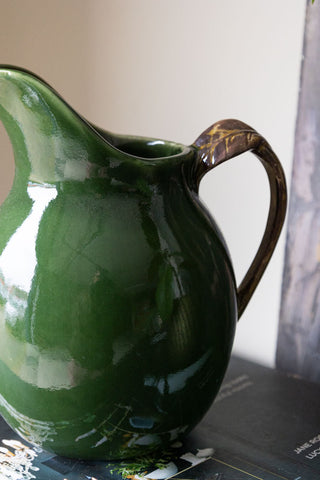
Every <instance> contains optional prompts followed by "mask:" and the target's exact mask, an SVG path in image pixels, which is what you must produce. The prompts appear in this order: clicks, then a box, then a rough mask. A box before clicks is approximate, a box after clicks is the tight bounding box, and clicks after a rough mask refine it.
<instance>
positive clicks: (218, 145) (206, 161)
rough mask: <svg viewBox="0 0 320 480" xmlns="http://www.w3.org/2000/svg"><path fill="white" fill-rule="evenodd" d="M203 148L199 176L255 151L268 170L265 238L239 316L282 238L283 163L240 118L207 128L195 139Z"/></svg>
mask: <svg viewBox="0 0 320 480" xmlns="http://www.w3.org/2000/svg"><path fill="white" fill-rule="evenodd" d="M193 146H195V147H197V148H198V150H199V156H198V164H197V166H196V180H197V185H199V183H200V180H201V178H202V177H203V175H205V173H207V172H208V171H209V170H211V169H212V168H214V167H216V166H217V165H220V164H221V163H223V162H225V161H226V160H229V159H230V158H233V157H236V156H237V155H240V154H241V153H244V152H247V151H251V152H252V153H254V154H255V155H256V156H257V157H258V158H259V160H260V161H261V162H262V164H263V166H264V168H265V169H266V172H267V174H268V179H269V186H270V208H269V215H268V220H267V225H266V228H265V232H264V235H263V237H262V241H261V243H260V246H259V249H258V251H257V253H256V256H255V257H254V259H253V262H252V263H251V265H250V267H249V270H248V272H247V273H246V275H245V277H244V279H243V280H242V282H241V284H240V286H239V287H238V289H237V299H238V318H240V316H241V315H242V313H243V311H244V310H245V308H246V306H247V304H248V302H249V300H250V298H251V296H252V294H253V292H254V290H255V289H256V287H257V285H258V283H259V281H260V279H261V277H262V275H263V273H264V271H265V269H266V266H267V265H268V263H269V260H270V258H271V256H272V253H273V251H274V248H275V246H276V243H277V241H278V238H279V235H280V232H281V229H282V226H283V222H284V218H285V213H286V206H287V189H286V181H285V177H284V173H283V169H282V167H281V164H280V162H279V160H278V158H277V156H276V155H275V153H274V152H273V151H272V149H271V147H270V145H269V144H268V143H267V141H266V140H265V139H264V138H263V137H262V136H261V135H259V133H257V132H256V131H255V130H254V129H253V128H251V127H249V126H248V125H246V124H245V123H243V122H240V121H239V120H222V121H220V122H217V123H215V124H214V125H212V126H211V127H209V128H208V129H207V130H205V131H204V132H203V133H202V134H201V135H200V137H198V138H197V140H196V141H195V142H194V144H193Z"/></svg>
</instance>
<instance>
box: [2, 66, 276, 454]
mask: <svg viewBox="0 0 320 480" xmlns="http://www.w3.org/2000/svg"><path fill="white" fill-rule="evenodd" d="M0 119H1V120H2V122H3V124H4V126H5V128H6V130H7V132H8V135H9V137H10V140H11V142H12V147H13V152H14V158H15V178H14V182H13V186H12V189H11V191H10V193H9V195H8V197H7V199H6V200H5V201H4V203H3V205H2V206H1V211H0V413H1V414H2V415H3V417H4V419H5V420H6V421H7V422H8V423H9V425H11V427H12V428H13V429H14V430H15V431H16V432H17V433H18V434H19V435H21V437H23V438H24V439H25V440H27V441H29V442H31V443H32V444H34V445H38V446H40V447H42V448H44V449H46V450H48V451H51V452H54V453H56V454H59V455H64V456H69V457H78V458H83V459H117V458H125V457H133V456H135V455H139V454H145V453H146V452H149V451H151V450H154V449H158V448H161V447H165V446H170V445H171V444H172V443H173V442H175V441H177V440H179V439H181V438H182V437H183V436H184V435H186V434H187V433H188V432H189V431H190V430H191V429H192V428H193V427H194V426H195V425H196V424H197V423H198V422H199V421H200V419H201V418H202V417H203V416H204V414H205V413H206V411H207V410H208V408H209V407H210V405H211V404H212V402H213V400H214V397H215V395H216V394H217V392H218V390H219V387H220V385H221V382H222V379H223V377H224V373H225V370H226V368H227V365H228V361H229V357H230V352H231V348H232V343H233V338H234V332H235V327H236V323H237V319H238V318H239V317H240V315H241V314H242V312H243V311H244V309H245V307H246V305H247V303H248V301H249V299H250V297H251V295H252V293H253V291H254V289H255V288H256V286H257V284H258V282H259V280H260V278H261V276H262V274H263V272H264V270H265V267H266V265H267V263H268V262H269V260H270V257H271V255H272V252H273V250H274V247H275V245H276V242H277V239H278V236H279V234H280V230H281V227H282V224H283V220H284V216H285V209H286V186H285V179H284V175H283V171H282V168H281V165H280V163H279V161H278V159H277V157H276V155H275V154H274V153H273V151H272V149H271V147H270V146H269V145H268V143H267V142H266V140H265V139H264V138H263V137H262V136H260V135H259V134H258V133H257V132H256V131H255V130H254V129H252V128H251V127H249V126H248V125H246V124H244V123H242V122H240V121H238V120H223V121H220V122H217V123H215V124H214V125H212V126H211V127H209V128H208V129H207V130H206V131H205V132H204V133H202V134H201V135H200V136H199V138H198V139H197V140H196V141H195V142H194V143H193V144H192V145H190V146H184V145H181V144H179V143H175V142H169V141H164V140H158V139H153V138H141V137H134V136H123V135H114V134H112V133H110V132H107V131H104V130H102V129H100V128H97V127H96V126H93V125H92V124H90V123H89V122H87V121H86V120H85V119H84V118H82V117H81V116H80V115H79V114H77V113H76V112H75V111H74V110H73V109H72V108H71V107H70V106H69V105H68V104H67V103H66V102H65V101H64V100H63V99H62V98H61V97H60V96H59V95H58V94H57V93H56V92H55V91H54V90H53V89H52V88H51V87H50V86H49V85H48V84H46V83H45V82H44V81H43V80H42V79H40V78H38V77H37V76H36V75H34V74H32V73H30V72H28V71H25V70H23V69H19V68H17V67H9V66H1V67H0ZM245 151H252V152H253V153H254V154H255V155H256V156H257V157H258V158H259V160H260V161H261V162H262V164H263V166H264V167H265V169H266V171H267V174H268V179H269V184H270V191H271V200H270V211H269V217H268V220H267V226H266V230H265V233H264V235H263V238H262V242H261V244H260V247H259V249H258V252H257V254H256V257H255V258H254V260H253V262H252V264H251V266H250V268H249V271H248V272H247V274H246V275H245V277H244V280H243V282H242V283H241V284H240V286H239V287H237V285H236V282H235V277H234V273H233V269H232V265H231V261H230V256H229V253H228V250H227V247H226V244H225V241H224V239H223V236H222V234H221V232H220V231H219V229H218V227H217V225H216V223H215V221H214V220H213V218H212V216H211V215H210V214H209V212H208V211H207V210H206V209H205V208H204V206H203V205H202V203H201V200H200V199H199V196H198V188H199V182H200V180H201V178H202V177H203V175H204V174H206V172H208V171H210V170H211V169H212V168H215V167H216V166H217V165H219V164H221V163H222V162H224V161H226V160H228V159H230V158H232V157H234V156H237V155H238V154H241V153H242V152H245Z"/></svg>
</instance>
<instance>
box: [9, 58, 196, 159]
mask: <svg viewBox="0 0 320 480" xmlns="http://www.w3.org/2000/svg"><path fill="white" fill-rule="evenodd" d="M1 70H7V71H8V72H9V73H10V72H17V73H21V74H27V75H29V76H31V77H33V78H34V79H36V80H38V81H39V82H41V83H42V84H43V85H44V86H45V87H46V88H48V89H49V90H50V91H51V92H52V93H53V94H54V95H56V96H57V97H58V98H59V100H61V102H62V103H63V104H64V105H65V106H66V107H68V108H69V109H70V111H72V113H73V114H74V115H75V116H76V117H77V119H78V120H79V121H80V122H82V123H84V124H85V125H86V126H87V127H88V128H89V129H90V130H91V131H92V132H93V133H94V134H95V135H97V137H99V138H100V140H102V141H103V143H105V144H107V145H108V146H109V147H111V148H112V149H114V150H116V151H118V152H120V153H121V154H123V155H125V156H127V157H130V158H134V159H137V160H140V161H142V162H145V163H152V162H155V163H158V162H159V163H160V162H161V163H162V162H163V161H164V160H166V159H167V160H169V159H177V158H182V157H185V156H188V155H189V154H190V152H192V151H193V150H195V147H194V146H193V145H190V146H187V145H184V144H182V143H179V142H174V141H171V140H165V139H160V138H156V137H144V136H140V135H126V134H115V133H113V132H110V131H106V130H104V129H103V128H101V127H99V126H97V125H95V124H93V123H91V122H90V121H89V120H87V119H86V118H85V117H83V116H82V115H81V114H80V113H78V112H77V111H76V110H75V109H74V107H72V105H70V104H69V103H68V102H67V101H66V100H65V99H64V98H63V97H62V96H61V95H60V93H59V92H58V91H57V90H56V89H55V88H54V87H52V86H51V85H50V84H49V83H48V82H47V81H46V80H44V79H43V78H42V77H41V76H40V75H38V74H36V73H34V72H32V71H31V70H29V69H27V68H24V67H18V66H16V65H10V64H0V71H1ZM106 137H109V139H108V138H106ZM112 140H114V141H115V143H113V141H112ZM117 140H118V141H119V145H117V144H116V141H117ZM125 141H129V142H130V141H138V142H144V143H145V145H147V146H151V144H153V143H155V142H157V143H158V144H161V145H163V146H167V147H172V148H175V149H177V150H178V151H177V152H176V153H173V154H170V155H160V156H157V155H156V156H153V155H152V156H151V155H148V156H144V155H138V154H133V153H130V152H128V151H126V150H125V149H122V148H121V146H120V145H121V144H123V143H125Z"/></svg>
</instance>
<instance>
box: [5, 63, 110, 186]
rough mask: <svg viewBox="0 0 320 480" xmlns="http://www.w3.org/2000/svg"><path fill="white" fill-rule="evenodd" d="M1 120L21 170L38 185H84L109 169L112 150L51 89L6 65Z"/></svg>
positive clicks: (33, 77)
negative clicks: (73, 182)
mask: <svg viewBox="0 0 320 480" xmlns="http://www.w3.org/2000/svg"><path fill="white" fill-rule="evenodd" d="M0 120H1V121H2V122H3V124H4V126H5V128H6V130H7V132H8V135H9V138H10V140H11V143H12V146H13V151H14V157H15V164H16V170H17V169H18V170H19V169H22V170H23V172H24V173H27V174H28V179H29V180H31V181H33V182H40V183H55V182H57V181H63V180H79V181H83V180H85V179H86V178H87V177H88V175H90V174H91V173H92V171H93V170H95V169H98V170H99V168H100V169H101V167H102V166H103V167H105V166H106V158H108V155H107V153H108V152H107V151H108V149H109V150H112V146H111V144H109V143H108V141H107V139H106V138H104V139H102V138H101V136H100V134H99V133H98V132H97V131H95V130H94V128H93V127H92V126H91V125H90V124H89V123H88V122H86V121H85V120H84V119H83V118H82V117H81V116H80V115H78V114H77V113H76V112H75V111H74V110H73V109H72V108H71V107H70V106H69V105H67V104H66V103H65V102H64V100H63V99H62V98H61V97H60V96H59V95H58V94H57V93H56V92H55V91H54V90H53V89H52V88H51V87H50V86H49V85H48V84H46V83H45V82H44V81H43V80H41V79H40V78H39V77H37V76H35V75H34V74H32V73H30V72H28V71H26V70H22V69H18V68H16V67H7V66H0ZM113 155H114V152H113Z"/></svg>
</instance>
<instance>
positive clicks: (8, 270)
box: [0, 184, 57, 292]
mask: <svg viewBox="0 0 320 480" xmlns="http://www.w3.org/2000/svg"><path fill="white" fill-rule="evenodd" d="M28 195H29V197H30V198H31V199H32V200H33V201H34V203H33V206H32V210H31V212H30V214H29V216H28V217H27V218H26V220H25V221H24V222H23V224H22V225H20V227H19V228H18V229H17V230H16V231H15V233H14V234H13V235H12V237H11V238H10V240H9V242H8V244H7V246H6V247H5V249H4V250H3V253H2V255H1V257H0V271H2V274H3V277H4V279H5V282H6V285H7V286H8V287H10V286H11V285H14V286H16V287H18V288H20V289H21V290H24V291H25V292H29V290H30V288H31V282H32V278H33V275H34V271H35V268H36V264H37V258H36V238H37V234H38V228H39V223H40V220H41V217H42V214H43V212H44V210H45V208H46V207H47V206H48V204H49V203H50V202H51V200H53V199H54V198H55V197H56V196H57V190H56V188H55V187H51V186H50V187H49V186H43V185H41V186H38V185H34V184H31V185H30V186H29V187H28Z"/></svg>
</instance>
